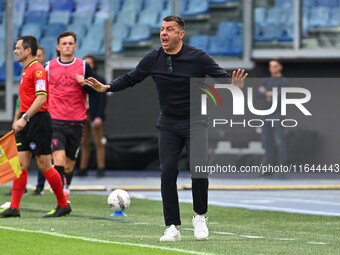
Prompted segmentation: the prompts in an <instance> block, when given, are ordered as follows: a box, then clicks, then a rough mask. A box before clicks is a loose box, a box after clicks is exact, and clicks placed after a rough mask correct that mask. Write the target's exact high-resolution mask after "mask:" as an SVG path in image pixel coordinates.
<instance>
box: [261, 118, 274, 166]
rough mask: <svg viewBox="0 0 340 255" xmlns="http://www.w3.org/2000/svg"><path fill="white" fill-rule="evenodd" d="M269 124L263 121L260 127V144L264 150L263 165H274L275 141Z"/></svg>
mask: <svg viewBox="0 0 340 255" xmlns="http://www.w3.org/2000/svg"><path fill="white" fill-rule="evenodd" d="M273 132H274V131H273V127H272V126H271V123H267V122H266V121H265V123H264V125H263V126H262V142H263V147H264V149H265V156H264V163H265V164H275V162H276V160H275V154H276V151H275V141H274V133H273Z"/></svg>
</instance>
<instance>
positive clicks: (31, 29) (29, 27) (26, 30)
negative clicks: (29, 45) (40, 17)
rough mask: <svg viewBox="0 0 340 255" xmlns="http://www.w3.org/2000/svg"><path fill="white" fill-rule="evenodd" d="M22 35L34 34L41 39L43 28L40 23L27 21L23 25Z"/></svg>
mask: <svg viewBox="0 0 340 255" xmlns="http://www.w3.org/2000/svg"><path fill="white" fill-rule="evenodd" d="M21 35H33V36H35V37H36V38H37V40H39V39H40V37H41V35H42V29H41V27H40V24H37V23H26V24H24V25H22V27H21Z"/></svg>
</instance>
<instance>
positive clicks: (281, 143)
mask: <svg viewBox="0 0 340 255" xmlns="http://www.w3.org/2000/svg"><path fill="white" fill-rule="evenodd" d="M274 138H275V145H276V150H277V163H278V164H282V165H285V164H286V163H287V145H286V139H285V134H284V128H283V127H282V126H281V123H275V126H274Z"/></svg>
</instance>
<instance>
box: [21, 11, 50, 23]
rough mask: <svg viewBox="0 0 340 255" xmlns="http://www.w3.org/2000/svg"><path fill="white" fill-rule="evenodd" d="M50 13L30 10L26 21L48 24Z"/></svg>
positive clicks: (26, 15)
mask: <svg viewBox="0 0 340 255" xmlns="http://www.w3.org/2000/svg"><path fill="white" fill-rule="evenodd" d="M48 17H49V13H48V12H47V11H29V12H27V13H26V14H25V23H36V24H40V25H45V24H47V21H48Z"/></svg>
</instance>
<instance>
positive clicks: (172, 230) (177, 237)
mask: <svg viewBox="0 0 340 255" xmlns="http://www.w3.org/2000/svg"><path fill="white" fill-rule="evenodd" d="M181 239H182V238H181V233H180V232H179V230H178V229H177V228H176V227H175V225H173V224H172V225H171V226H170V227H168V228H167V229H166V230H165V232H164V235H163V236H162V237H161V238H160V239H159V241H161V242H174V241H181Z"/></svg>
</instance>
